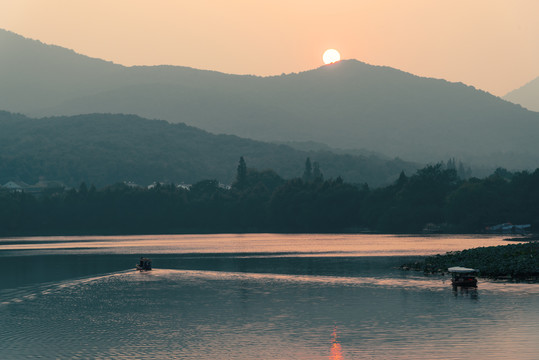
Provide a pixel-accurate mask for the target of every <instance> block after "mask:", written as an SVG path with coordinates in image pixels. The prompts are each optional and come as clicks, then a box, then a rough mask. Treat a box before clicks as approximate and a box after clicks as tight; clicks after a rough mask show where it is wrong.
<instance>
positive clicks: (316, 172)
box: [313, 161, 324, 181]
mask: <svg viewBox="0 0 539 360" xmlns="http://www.w3.org/2000/svg"><path fill="white" fill-rule="evenodd" d="M313 180H314V181H323V180H324V175H322V171H320V165H319V164H318V161H315V162H314V163H313Z"/></svg>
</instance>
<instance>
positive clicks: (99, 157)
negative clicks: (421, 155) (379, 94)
mask: <svg viewBox="0 0 539 360" xmlns="http://www.w3.org/2000/svg"><path fill="white" fill-rule="evenodd" d="M240 156H244V157H245V160H246V161H247V165H248V166H249V167H253V168H257V169H259V170H265V169H273V170H275V171H277V172H278V173H279V174H280V175H281V176H284V177H287V178H292V177H299V176H301V174H302V172H303V169H304V163H305V159H306V158H307V157H310V158H311V160H312V161H318V162H319V163H320V167H321V169H322V172H323V173H324V175H325V176H326V178H329V177H337V176H339V175H340V176H342V177H344V179H345V180H347V181H349V182H358V183H364V182H367V183H369V184H370V185H371V186H377V185H382V184H387V183H389V182H391V181H393V180H395V179H396V178H397V177H398V175H399V173H400V171H401V170H405V171H406V173H407V174H411V173H413V172H415V170H416V169H417V166H416V165H414V164H411V163H406V162H404V161H400V160H385V159H380V158H377V157H374V156H370V157H365V156H349V155H335V154H332V153H330V152H303V151H298V150H294V149H292V148H291V147H288V146H285V145H275V144H270V143H264V142H259V141H254V140H248V139H241V138H238V137H236V136H231V135H213V134H210V133H207V132H205V131H202V130H199V129H196V128H193V127H190V126H187V125H185V124H170V123H168V122H166V121H157V120H147V119H143V118H140V117H138V116H135V115H111V114H90V115H78V116H71V117H53V118H43V119H30V118H27V117H25V116H24V115H18V114H12V113H8V112H4V111H0V184H5V183H6V182H7V181H9V180H22V181H25V182H27V183H35V182H37V181H38V180H39V178H40V177H44V178H45V179H47V180H60V181H63V182H65V183H66V184H68V185H71V186H77V185H78V184H80V183H81V182H82V181H86V182H87V183H93V184H95V185H96V186H103V185H107V184H112V183H115V182H118V181H123V180H129V181H134V182H136V183H139V184H141V185H148V184H151V183H152V182H154V181H164V182H175V183H180V182H185V183H193V182H196V181H199V180H202V179H218V180H220V181H221V182H224V183H231V182H232V181H233V180H234V177H235V175H236V167H237V165H238V160H239V158H240Z"/></svg>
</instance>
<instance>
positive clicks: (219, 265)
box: [0, 234, 539, 359]
mask: <svg viewBox="0 0 539 360" xmlns="http://www.w3.org/2000/svg"><path fill="white" fill-rule="evenodd" d="M504 244H507V242H505V241H503V238H502V237H492V236H490V237H486V236H429V237H421V236H389V235H318V234H317V235H313V234H309V235H301V234H299V235H286V234H241V235H239V234H221V235H156V236H93V237H92V236H85V237H32V238H12V239H0V261H2V264H3V275H2V281H1V283H0V323H1V326H0V349H1V352H2V355H1V357H2V358H6V359H28V358H61V359H64V358H75V359H76V358H81V359H86V358H100V359H133V358H137V359H153V358H158V359H470V358H476V359H487V358H488V359H508V358H511V359H537V354H539V312H538V311H537V309H538V308H539V284H526V283H505V282H495V281H489V280H484V279H480V281H479V286H478V288H477V289H474V290H471V289H470V290H466V289H457V290H456V291H455V290H453V288H452V287H451V285H450V279H449V278H448V277H447V276H442V275H433V276H424V275H423V274H422V273H416V272H403V271H401V270H399V269H397V267H398V266H399V265H400V264H402V263H404V262H408V261H412V260H414V259H416V258H418V257H419V256H424V255H431V254H436V253H444V252H446V251H455V250H462V249H466V248H472V247H478V246H491V245H504ZM142 255H144V256H150V257H151V258H152V259H153V265H154V268H155V269H154V270H153V271H151V272H138V271H134V270H133V269H134V265H135V263H136V262H137V260H138V258H139V256H142Z"/></svg>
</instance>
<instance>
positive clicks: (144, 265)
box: [136, 257, 152, 271]
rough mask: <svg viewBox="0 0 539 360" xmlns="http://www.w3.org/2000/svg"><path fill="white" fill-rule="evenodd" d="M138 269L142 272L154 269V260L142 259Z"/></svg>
mask: <svg viewBox="0 0 539 360" xmlns="http://www.w3.org/2000/svg"><path fill="white" fill-rule="evenodd" d="M136 267H137V270H140V271H150V270H151V269H152V259H148V258H145V257H141V258H140V261H139V263H138V264H137V265H136Z"/></svg>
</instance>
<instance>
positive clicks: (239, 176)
mask: <svg viewBox="0 0 539 360" xmlns="http://www.w3.org/2000/svg"><path fill="white" fill-rule="evenodd" d="M246 185H247V164H246V163H245V160H244V159H243V156H241V157H240V161H239V163H238V169H237V171H236V182H235V183H234V184H233V186H234V187H235V188H237V189H243V188H245V186H246Z"/></svg>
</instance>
